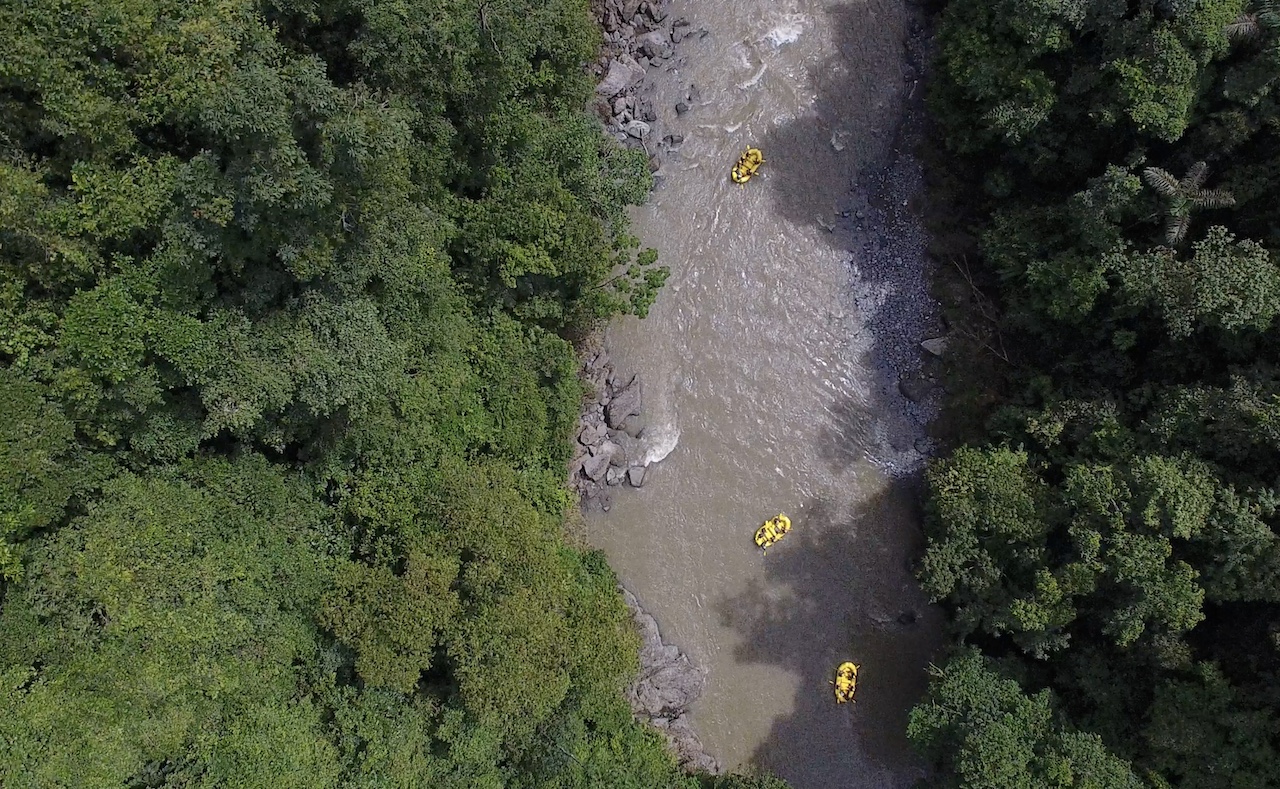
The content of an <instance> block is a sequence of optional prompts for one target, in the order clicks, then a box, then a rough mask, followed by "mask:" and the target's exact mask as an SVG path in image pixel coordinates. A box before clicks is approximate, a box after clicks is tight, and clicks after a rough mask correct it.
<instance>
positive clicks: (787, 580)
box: [588, 0, 941, 789]
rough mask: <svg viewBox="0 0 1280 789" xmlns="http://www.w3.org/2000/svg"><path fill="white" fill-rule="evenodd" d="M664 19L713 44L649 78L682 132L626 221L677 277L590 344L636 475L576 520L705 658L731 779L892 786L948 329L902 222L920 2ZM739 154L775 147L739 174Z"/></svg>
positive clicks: (918, 238)
mask: <svg viewBox="0 0 1280 789" xmlns="http://www.w3.org/2000/svg"><path fill="white" fill-rule="evenodd" d="M671 13H672V14H674V15H676V16H684V17H687V18H688V19H689V21H690V22H691V26H692V28H694V29H700V28H705V29H706V30H708V31H710V32H709V35H707V36H705V37H701V38H691V39H690V40H688V41H685V42H684V43H682V44H681V47H680V54H679V56H678V57H677V59H676V60H674V61H672V62H671V64H670V66H669V67H668V69H667V70H664V71H652V72H651V73H650V75H649V77H648V80H649V81H650V82H651V83H652V85H651V87H650V90H651V93H650V94H649V95H651V96H652V97H653V100H654V103H655V106H657V107H658V108H659V112H660V114H661V115H662V118H661V121H662V127H663V129H664V130H667V131H669V132H673V133H678V134H679V135H682V136H683V141H682V142H681V143H680V144H679V145H678V150H677V151H676V152H675V153H673V154H668V155H667V157H666V159H665V162H664V164H663V170H662V179H661V181H662V183H661V186H659V187H658V189H657V190H656V191H655V192H654V194H653V196H652V198H651V200H650V203H649V204H648V205H647V206H645V207H643V208H642V209H639V210H638V211H636V213H635V214H634V220H635V223H636V228H637V232H638V234H639V236H640V237H641V240H642V242H643V244H644V245H645V246H652V247H655V248H657V249H658V250H659V252H660V254H661V257H662V260H663V262H664V263H665V264H666V265H668V266H670V267H671V271H672V273H671V277H670V279H669V281H668V283H667V286H666V288H665V289H664V291H663V292H662V294H661V295H660V297H659V299H658V301H657V303H656V304H655V305H654V307H653V309H652V311H651V312H650V315H649V317H648V318H647V319H646V320H643V321H638V320H634V319H628V320H624V321H619V322H617V323H615V324H614V325H613V326H611V327H610V329H609V331H608V334H607V345H608V347H609V349H610V353H611V355H612V358H613V359H614V360H615V363H616V364H617V366H618V369H619V371H621V372H624V373H627V374H630V373H631V372H638V373H639V374H640V376H641V379H642V380H643V382H644V386H645V392H644V395H645V402H644V411H645V413H644V420H645V424H646V427H645V431H644V433H643V435H642V436H641V438H642V441H643V444H644V447H645V451H646V452H647V457H646V459H647V460H649V461H652V464H651V465H650V467H649V469H648V473H647V475H646V478H645V483H644V487H643V488H640V489H638V490H630V489H628V490H625V491H618V493H617V495H615V496H614V497H613V500H612V506H611V509H610V510H609V512H607V513H601V512H598V511H597V512H595V513H592V514H591V515H590V517H589V525H588V529H589V539H590V541H591V542H592V543H593V544H595V545H597V546H599V547H601V548H603V549H604V550H605V551H606V553H607V554H608V556H609V560H610V562H611V563H612V565H613V566H614V568H615V569H616V570H617V572H618V574H619V576H620V578H621V579H622V581H623V583H624V584H625V585H626V586H627V587H628V588H629V589H630V590H632V591H633V592H634V593H635V595H636V596H637V597H638V598H639V600H640V602H641V603H642V604H643V605H644V606H645V607H646V608H647V609H648V610H649V611H650V612H651V613H652V614H653V615H654V616H655V617H656V618H657V620H658V622H659V623H660V625H661V627H662V631H663V635H664V637H665V638H666V639H667V640H668V641H671V642H674V643H676V644H678V645H679V646H680V647H681V648H682V649H684V650H685V651H686V652H688V653H689V654H690V656H691V657H692V658H693V660H694V662H695V663H697V664H699V665H700V666H702V667H704V668H705V669H706V671H707V678H708V683H707V689H706V692H705V694H704V695H703V697H702V698H701V699H700V700H699V701H698V703H697V705H696V706H695V708H694V711H693V723H694V726H695V728H696V729H697V731H698V733H699V735H700V736H701V738H702V740H703V742H704V743H705V745H706V747H707V750H708V751H709V752H710V753H711V754H712V755H713V756H715V757H716V758H717V759H719V761H720V762H721V764H722V765H723V766H724V767H725V768H729V769H732V768H735V767H739V766H742V765H745V764H759V765H761V766H764V767H767V768H769V769H771V770H773V771H775V772H777V773H778V774H780V775H781V776H783V777H784V778H787V779H788V780H790V781H791V782H792V783H793V785H794V786H795V787H797V789H816V788H817V787H823V788H824V789H825V788H828V787H844V786H853V787H897V786H903V787H905V786H909V785H910V784H911V782H912V780H913V779H914V778H915V777H916V776H917V775H918V771H919V769H920V768H919V765H918V764H917V762H916V761H915V759H914V758H913V756H912V754H911V752H910V749H909V747H908V744H907V742H906V739H905V735H904V730H905V727H906V716H907V711H908V710H909V708H910V706H911V705H912V704H913V703H914V702H915V701H916V700H917V699H918V697H919V694H920V693H921V692H922V689H923V687H924V685H925V682H926V674H925V668H926V666H927V665H928V662H929V660H930V658H931V657H932V655H933V652H934V650H935V648H936V646H937V644H938V642H939V630H940V617H939V615H938V613H937V612H936V611H933V610H932V609H930V608H928V607H927V606H926V605H925V600H924V599H923V596H922V594H921V592H920V590H919V588H918V587H917V585H916V583H915V581H914V580H913V578H912V575H911V568H910V560H911V558H912V556H913V554H914V552H915V551H917V549H918V547H919V543H920V540H921V536H920V529H919V519H920V518H919V513H918V512H917V511H916V505H915V504H914V501H915V496H914V494H915V491H914V490H913V489H912V486H913V485H915V484H917V483H916V482H913V479H914V477H913V475H914V473H915V472H916V471H918V470H919V468H920V467H921V465H922V463H923V461H924V457H925V453H927V452H929V451H930V445H929V442H928V439H927V438H926V437H925V433H924V425H925V423H926V422H927V420H928V418H929V416H930V412H931V409H932V408H933V407H934V404H935V401H936V398H937V392H936V391H933V390H931V387H930V386H929V383H928V381H927V380H926V379H925V378H923V377H922V376H921V373H920V369H919V368H920V365H921V354H922V351H921V350H920V349H919V345H918V344H919V342H920V341H921V340H923V339H926V338H928V337H932V336H934V335H936V334H938V333H939V332H940V329H941V327H940V326H938V325H935V324H934V321H935V320H936V318H934V317H933V315H934V309H933V305H932V303H931V302H930V300H929V298H928V296H927V282H926V277H927V271H926V265H925V250H924V239H923V233H922V231H921V230H920V225H919V221H918V219H917V218H916V216H915V214H914V208H915V206H914V202H913V198H915V196H916V195H917V193H918V191H919V188H920V187H919V184H920V175H919V172H918V167H917V165H916V164H915V162H914V160H913V159H912V157H911V150H910V148H911V145H912V137H913V135H914V134H916V133H917V132H918V129H916V128H915V125H914V124H915V122H914V120H912V119H913V112H912V111H911V107H912V105H913V103H914V102H917V101H918V99H919V95H918V93H919V87H918V84H917V80H918V77H919V75H918V71H917V69H918V66H916V65H915V64H913V58H912V53H911V51H910V50H911V43H912V42H913V41H915V40H917V39H918V37H919V35H918V34H919V30H918V28H915V27H913V26H914V25H915V24H916V23H915V22H913V13H914V12H913V11H912V10H911V9H910V7H908V6H904V5H902V4H901V3H900V2H892V1H891V0H890V1H886V0H870V2H855V3H838V2H823V1H822V0H705V1H704V2H698V3H693V2H676V3H674V4H673V5H672V8H671ZM691 86H692V90H691ZM678 103H684V104H686V105H687V108H688V109H687V111H683V112H682V113H680V114H677V112H676V111H675V106H676V105H677V104H678ZM654 142H655V143H656V141H654ZM747 145H754V146H758V147H760V148H762V149H763V151H764V155H765V159H766V162H765V164H764V166H763V168H762V171H761V175H760V176H759V177H757V178H754V179H753V180H752V181H751V182H750V183H749V184H747V185H746V186H745V187H739V186H737V185H734V184H733V183H731V182H730V180H729V178H728V174H729V168H730V166H731V165H732V164H733V162H734V160H735V158H736V156H737V155H738V154H739V153H740V152H741V151H742V149H743V148H744V147H746V146H747ZM904 379H905V380H904ZM778 512H785V513H787V514H788V515H790V516H791V518H792V519H793V521H794V524H795V527H794V529H793V531H792V533H791V534H790V535H789V536H788V537H787V538H786V539H785V540H783V541H782V542H781V543H779V544H778V545H777V546H775V547H774V548H773V549H771V550H770V551H769V552H768V555H767V556H765V555H762V554H761V552H760V550H759V549H758V548H756V547H755V545H754V544H753V542H752V533H753V531H754V530H755V528H756V527H757V526H759V525H760V523H761V522H762V521H764V520H765V519H766V518H768V517H771V516H773V515H775V514H777V513H778ZM844 660H853V661H856V662H858V663H859V664H860V665H861V667H862V668H861V673H860V685H859V690H858V697H857V702H856V704H851V705H837V704H835V701H834V698H833V695H832V692H831V685H830V684H829V680H830V679H831V677H832V674H833V671H834V669H835V667H836V666H837V665H838V664H839V663H840V662H842V661H844Z"/></svg>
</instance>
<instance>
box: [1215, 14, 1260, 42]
mask: <svg viewBox="0 0 1280 789" xmlns="http://www.w3.org/2000/svg"><path fill="white" fill-rule="evenodd" d="M1222 32H1223V33H1225V34H1226V36H1227V38H1228V39H1230V40H1231V41H1252V40H1253V39H1255V38H1257V37H1258V36H1259V35H1260V34H1261V33H1262V24H1261V22H1259V21H1258V15H1257V14H1240V16H1238V17H1236V18H1235V19H1233V20H1231V21H1230V22H1228V23H1227V24H1226V25H1223V27H1222Z"/></svg>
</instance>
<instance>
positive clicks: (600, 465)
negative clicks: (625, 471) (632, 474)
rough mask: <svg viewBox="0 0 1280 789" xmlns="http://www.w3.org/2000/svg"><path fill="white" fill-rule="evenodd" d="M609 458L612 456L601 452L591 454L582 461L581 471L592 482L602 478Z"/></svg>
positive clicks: (607, 466)
mask: <svg viewBox="0 0 1280 789" xmlns="http://www.w3.org/2000/svg"><path fill="white" fill-rule="evenodd" d="M610 460H612V458H610V457H609V456H608V455H605V454H603V453H600V454H594V455H591V456H589V457H587V458H586V459H585V460H584V461H582V473H583V474H585V475H586V477H587V479H589V480H591V481H592V482H599V481H600V480H601V479H603V478H604V474H605V471H607V470H608V468H609V462H610Z"/></svg>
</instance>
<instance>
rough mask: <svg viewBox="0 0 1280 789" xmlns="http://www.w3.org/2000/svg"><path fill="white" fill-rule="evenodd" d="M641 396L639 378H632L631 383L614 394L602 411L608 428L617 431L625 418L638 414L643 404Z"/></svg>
mask: <svg viewBox="0 0 1280 789" xmlns="http://www.w3.org/2000/svg"><path fill="white" fill-rule="evenodd" d="M642 394H643V393H642V389H641V385H640V377H639V376H636V377H634V378H632V379H631V383H629V384H627V385H626V386H624V387H622V388H621V389H619V390H618V391H616V392H614V394H613V399H612V400H610V401H609V405H607V406H605V409H604V418H605V421H607V422H608V423H609V427H612V428H613V429H614V430H617V429H619V428H621V427H622V425H623V423H624V422H626V421H627V417H631V416H636V415H637V414H639V413H640V408H641V405H642V403H643V397H642Z"/></svg>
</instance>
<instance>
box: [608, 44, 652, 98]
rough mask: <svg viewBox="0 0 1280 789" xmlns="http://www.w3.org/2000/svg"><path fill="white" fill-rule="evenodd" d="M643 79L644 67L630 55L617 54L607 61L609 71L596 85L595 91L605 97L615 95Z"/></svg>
mask: <svg viewBox="0 0 1280 789" xmlns="http://www.w3.org/2000/svg"><path fill="white" fill-rule="evenodd" d="M642 79H644V68H643V67H641V65H640V64H639V63H637V62H636V60H635V58H633V57H631V56H630V55H618V57H616V58H614V59H613V60H611V61H610V62H609V71H608V73H607V74H605V75H604V79H603V80H602V81H601V82H600V84H599V85H596V93H597V94H598V95H600V96H604V97H606V98H608V97H611V96H615V95H617V94H619V93H621V92H622V91H624V90H627V89H628V88H630V87H632V86H633V85H635V84H636V83H637V82H639V81H640V80H642Z"/></svg>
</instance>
